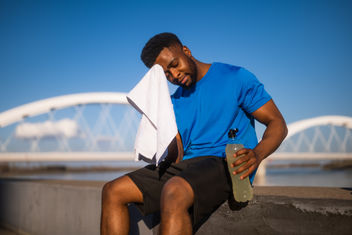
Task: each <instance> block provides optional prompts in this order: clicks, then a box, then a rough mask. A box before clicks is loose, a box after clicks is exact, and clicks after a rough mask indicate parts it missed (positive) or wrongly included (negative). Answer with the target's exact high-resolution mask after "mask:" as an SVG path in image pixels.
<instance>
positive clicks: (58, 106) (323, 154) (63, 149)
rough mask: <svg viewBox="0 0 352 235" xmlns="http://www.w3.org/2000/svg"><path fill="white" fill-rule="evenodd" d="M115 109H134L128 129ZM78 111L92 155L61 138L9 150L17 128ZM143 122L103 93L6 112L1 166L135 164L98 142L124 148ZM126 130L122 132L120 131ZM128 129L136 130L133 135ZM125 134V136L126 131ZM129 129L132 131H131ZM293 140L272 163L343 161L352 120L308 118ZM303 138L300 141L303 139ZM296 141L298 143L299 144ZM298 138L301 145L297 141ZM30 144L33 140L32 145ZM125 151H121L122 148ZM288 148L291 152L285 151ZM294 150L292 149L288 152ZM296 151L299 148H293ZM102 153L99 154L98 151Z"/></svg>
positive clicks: (1, 121) (295, 127)
mask: <svg viewBox="0 0 352 235" xmlns="http://www.w3.org/2000/svg"><path fill="white" fill-rule="evenodd" d="M89 105H98V106H100V107H101V111H100V114H99V118H98V121H97V123H96V125H95V127H96V128H95V129H97V130H101V129H103V126H104V125H105V124H106V123H107V124H109V128H110V129H112V131H113V134H112V135H110V136H106V135H105V136H99V133H100V132H99V131H97V133H98V134H97V136H94V134H93V133H92V132H94V131H93V129H94V128H92V127H91V128H89V127H87V125H86V120H85V119H84V117H83V109H84V108H85V107H86V106H89ZM114 105H122V106H125V107H128V108H129V110H127V111H124V112H125V114H123V118H122V119H121V122H123V123H122V124H116V123H115V122H114V118H113V117H112V115H111V108H112V106H114ZM70 107H71V108H72V107H74V109H75V115H74V117H73V119H74V120H75V121H77V122H78V121H80V120H81V126H80V128H85V136H84V138H85V139H86V142H87V144H86V145H87V146H88V150H89V151H82V150H80V151H74V150H72V148H70V147H69V139H70V137H62V136H61V137H60V136H59V137H55V138H56V140H57V141H58V142H59V145H58V146H59V148H58V150H55V151H44V150H42V149H40V147H39V143H40V141H42V140H43V139H44V138H42V137H36V138H33V139H32V140H30V141H31V145H30V146H31V147H30V149H29V150H28V151H13V150H12V151H10V150H9V145H10V143H11V141H13V140H14V139H16V136H15V135H14V133H15V129H16V128H15V126H16V125H17V126H19V125H21V124H26V123H27V120H28V119H30V118H32V117H35V116H38V115H45V114H48V119H49V120H50V121H51V122H52V123H54V122H55V121H57V120H56V119H55V112H56V111H57V110H63V109H67V108H70ZM138 122H139V116H138V113H136V112H135V111H134V110H133V109H132V108H130V106H129V104H128V102H127V99H126V93H119V92H97V93H80V94H71V95H64V96H57V97H53V98H49V99H44V100H40V101H36V102H32V103H29V104H25V105H22V106H19V107H16V108H13V109H10V110H8V111H5V112H3V113H0V134H1V131H2V130H4V129H6V128H10V127H11V126H12V127H13V129H14V130H12V132H11V133H10V131H9V133H10V134H9V135H8V136H7V137H1V136H0V162H1V161H81V160H82V161H89V160H92V161H97V160H131V159H133V153H132V152H133V148H129V149H127V151H126V149H123V148H122V150H121V148H120V149H118V150H117V151H115V150H111V151H104V152H99V151H97V149H98V148H97V145H98V142H99V141H100V140H102V139H104V138H105V139H107V140H109V141H112V142H113V143H115V144H116V145H118V146H120V145H121V146H123V144H124V138H125V137H124V136H123V135H122V134H121V133H122V132H123V133H125V132H127V133H129V134H130V135H129V137H128V138H130V139H131V138H132V139H133V138H134V134H135V132H136V129H137V126H138ZM118 125H119V126H120V127H121V128H118V127H117V126H118ZM321 126H329V127H331V131H330V134H329V136H328V137H326V138H325V137H324V136H323V134H322V131H321V130H320V129H319V127H321ZM335 127H339V128H342V129H344V130H345V134H344V135H343V136H342V137H339V136H338V133H337V131H336V130H335V129H334V128H335ZM128 128H133V130H132V131H130V129H128ZM312 128H316V129H315V131H314V134H313V135H312V136H311V137H307V136H306V135H305V134H304V133H305V132H306V131H307V130H309V129H312ZM121 129H124V131H121ZM126 129H127V130H126ZM288 130H289V131H288V136H287V138H286V140H285V141H284V143H283V146H282V147H280V148H279V150H278V151H277V152H276V153H274V154H273V157H272V159H310V158H318V159H337V158H339V159H341V158H351V152H352V151H351V150H350V149H348V148H349V147H348V146H352V133H351V130H352V118H351V117H346V116H322V117H316V118H311V119H306V120H302V121H298V122H294V123H291V124H289V125H288ZM297 136H298V137H297ZM295 138H296V139H295ZM293 139H295V140H293ZM336 140H337V142H339V144H340V145H341V147H339V151H330V150H331V148H330V147H329V146H331V145H332V143H333V142H334V141H335V142H336ZM28 141H29V140H27V142H28ZM319 141H320V142H323V145H324V146H328V147H327V148H325V149H322V151H316V150H315V149H314V145H315V144H316V143H317V142H319ZM302 144H306V145H308V151H303V152H302V151H300V150H299V147H300V146H301V145H302ZM121 146H120V147H121ZM285 146H286V147H285ZM287 146H288V147H291V149H290V150H287V149H289V148H288V147H287ZM292 146H293V148H292ZM98 150H99V149H98Z"/></svg>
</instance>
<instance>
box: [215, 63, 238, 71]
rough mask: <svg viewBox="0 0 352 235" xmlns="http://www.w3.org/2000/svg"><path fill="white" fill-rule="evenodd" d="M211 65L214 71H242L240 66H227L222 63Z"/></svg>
mask: <svg viewBox="0 0 352 235" xmlns="http://www.w3.org/2000/svg"><path fill="white" fill-rule="evenodd" d="M212 65H213V66H214V67H215V68H216V69H222V70H230V71H238V70H240V69H243V68H242V67H241V66H237V65H232V64H227V63H222V62H214V63H213V64H212Z"/></svg>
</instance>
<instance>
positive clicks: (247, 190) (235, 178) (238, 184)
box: [225, 129, 253, 202]
mask: <svg viewBox="0 0 352 235" xmlns="http://www.w3.org/2000/svg"><path fill="white" fill-rule="evenodd" d="M237 132H238V129H231V130H230V131H229V133H228V137H229V141H228V144H227V145H226V150H225V151H226V160H227V167H228V170H229V173H230V176H231V181H232V191H233V196H234V199H235V201H236V202H247V201H249V200H252V198H253V189H252V185H251V183H250V181H249V177H246V178H244V179H243V180H241V179H240V177H241V175H242V174H244V173H245V172H246V171H244V172H241V173H239V174H236V175H234V174H233V172H234V171H235V170H237V169H238V168H240V167H241V166H242V165H243V164H245V162H244V163H242V164H241V165H239V166H236V167H232V166H231V164H232V163H234V162H235V161H237V160H238V159H240V158H241V157H242V155H240V156H238V157H236V158H235V157H234V156H233V155H234V154H235V153H236V152H237V151H238V150H240V149H242V148H243V144H241V143H240V141H238V140H237V139H236V133H237Z"/></svg>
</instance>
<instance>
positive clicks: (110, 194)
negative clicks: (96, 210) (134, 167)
mask: <svg viewBox="0 0 352 235" xmlns="http://www.w3.org/2000/svg"><path fill="white" fill-rule="evenodd" d="M141 197H142V194H141V192H140V191H139V189H138V188H137V187H136V186H135V185H134V183H133V182H132V180H131V179H129V178H128V177H127V176H123V177H121V178H118V179H115V180H113V181H109V182H107V183H106V184H105V185H104V186H103V189H102V200H103V203H121V204H127V203H130V202H139V201H140V200H141V199H140V198H141Z"/></svg>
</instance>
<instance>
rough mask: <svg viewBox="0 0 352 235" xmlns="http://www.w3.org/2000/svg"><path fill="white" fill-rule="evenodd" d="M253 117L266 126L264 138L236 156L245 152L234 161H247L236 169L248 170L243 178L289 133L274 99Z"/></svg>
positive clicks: (240, 162) (235, 164) (254, 113)
mask: <svg viewBox="0 0 352 235" xmlns="http://www.w3.org/2000/svg"><path fill="white" fill-rule="evenodd" d="M252 115H253V117H254V118H255V119H256V120H258V121H259V122H261V123H263V124H264V125H265V126H266V129H265V132H264V134H263V138H262V140H261V141H260V142H259V143H258V145H257V146H256V147H255V148H254V149H253V150H252V149H241V150H239V151H238V152H237V153H236V154H235V155H234V157H237V156H239V155H242V154H244V155H245V156H243V157H241V158H240V159H239V160H237V161H236V162H234V164H233V167H234V166H238V165H241V164H242V163H243V162H247V163H246V164H244V165H243V166H242V167H240V168H239V169H237V170H236V171H234V173H235V174H238V173H241V172H243V171H246V170H247V172H245V173H244V174H243V175H242V176H241V179H244V178H245V177H247V176H249V174H251V173H252V172H253V171H254V170H255V169H256V168H257V167H258V166H259V164H260V163H261V162H262V161H263V160H264V159H265V158H266V157H268V156H269V155H270V154H271V153H273V152H274V151H275V150H276V149H277V148H278V147H279V146H280V144H281V142H282V141H283V140H284V139H285V137H286V135H287V126H286V122H285V120H284V118H283V117H282V115H281V113H280V111H279V109H278V108H277V107H276V105H275V103H274V101H273V100H270V101H268V102H267V103H266V104H264V105H263V106H262V107H260V108H259V109H257V110H256V111H254V112H253V113H252Z"/></svg>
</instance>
